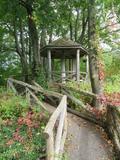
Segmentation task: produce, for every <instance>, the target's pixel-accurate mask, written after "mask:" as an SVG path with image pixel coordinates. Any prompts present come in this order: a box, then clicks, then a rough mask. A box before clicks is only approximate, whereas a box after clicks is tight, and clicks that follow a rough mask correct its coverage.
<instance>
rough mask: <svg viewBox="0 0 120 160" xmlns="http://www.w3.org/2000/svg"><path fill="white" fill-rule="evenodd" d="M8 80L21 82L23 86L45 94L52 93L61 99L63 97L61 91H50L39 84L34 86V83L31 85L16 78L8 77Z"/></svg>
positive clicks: (51, 94)
mask: <svg viewBox="0 0 120 160" xmlns="http://www.w3.org/2000/svg"><path fill="white" fill-rule="evenodd" d="M8 82H12V83H16V84H19V85H21V86H23V87H28V88H29V89H32V90H34V91H37V92H40V93H42V94H44V95H50V96H54V97H57V98H59V99H61V98H62V96H63V95H62V94H60V93H57V92H54V91H48V90H43V89H40V88H39V87H37V86H33V85H30V84H28V83H25V82H22V81H18V80H15V79H13V78H8Z"/></svg>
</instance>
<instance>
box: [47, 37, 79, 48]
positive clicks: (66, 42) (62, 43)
mask: <svg viewBox="0 0 120 160" xmlns="http://www.w3.org/2000/svg"><path fill="white" fill-rule="evenodd" d="M48 46H54V47H68V46H70V47H77V46H80V44H79V43H76V42H74V41H72V40H70V39H67V38H59V39H57V40H55V41H53V42H52V43H50V44H48Z"/></svg>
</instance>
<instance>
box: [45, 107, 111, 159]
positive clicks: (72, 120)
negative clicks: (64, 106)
mask: <svg viewBox="0 0 120 160" xmlns="http://www.w3.org/2000/svg"><path fill="white" fill-rule="evenodd" d="M47 106H48V107H47V108H48V110H49V111H50V112H53V111H54V109H55V108H54V107H52V106H50V105H47ZM104 137H105V134H104V132H102V131H100V129H99V128H98V127H97V126H95V125H94V124H91V123H89V122H87V121H86V120H83V119H81V118H79V117H77V116H75V115H72V114H70V113H68V135H67V140H66V144H65V154H66V157H67V160H111V157H112V151H111V150H112V149H111V147H110V145H109V144H108V142H107V141H106V138H104Z"/></svg>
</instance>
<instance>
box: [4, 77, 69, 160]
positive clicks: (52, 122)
mask: <svg viewBox="0 0 120 160" xmlns="http://www.w3.org/2000/svg"><path fill="white" fill-rule="evenodd" d="M13 83H15V84H19V85H22V86H23V87H25V90H26V98H27V99H28V101H29V103H30V96H31V97H33V98H34V99H35V101H36V102H37V103H38V104H39V105H40V106H42V108H44V109H45V110H46V106H45V105H44V104H43V103H42V102H41V101H39V99H38V98H37V96H36V95H35V94H34V93H33V92H32V91H38V92H40V93H44V94H46V92H47V94H50V95H53V93H54V96H56V97H59V99H61V101H60V103H59V105H58V107H57V109H56V110H55V111H54V112H53V114H52V115H51V117H50V119H49V122H48V124H47V125H46V128H45V131H44V134H45V136H46V138H47V160H60V159H61V158H62V154H63V150H64V144H65V139H66V135H67V96H66V95H61V94H59V93H57V92H52V91H45V90H43V88H41V87H40V86H38V84H37V83H36V84H35V86H33V85H30V84H28V83H25V82H22V81H17V80H15V79H12V78H9V79H8V83H7V84H8V87H10V88H11V89H12V90H13V92H14V93H15V94H16V92H17V91H16V89H15V87H14V85H13ZM36 86H37V87H36ZM55 94H56V95H55ZM61 96H62V98H61ZM57 121H59V123H58V127H57V131H56V133H54V131H55V130H56V129H55V126H56V122H57Z"/></svg>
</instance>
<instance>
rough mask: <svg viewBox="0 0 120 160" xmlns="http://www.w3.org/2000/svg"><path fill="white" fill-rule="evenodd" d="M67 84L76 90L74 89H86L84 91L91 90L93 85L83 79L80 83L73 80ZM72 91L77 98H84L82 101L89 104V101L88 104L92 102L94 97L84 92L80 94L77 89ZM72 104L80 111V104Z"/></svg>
mask: <svg viewBox="0 0 120 160" xmlns="http://www.w3.org/2000/svg"><path fill="white" fill-rule="evenodd" d="M66 86H68V87H71V88H73V90H74V89H80V90H84V91H91V85H90V83H89V82H84V81H83V82H81V83H80V84H78V83H77V82H75V81H73V82H69V83H67V84H66ZM71 93H72V94H73V96H75V97H76V98H77V99H80V100H82V102H83V103H84V104H87V103H88V104H91V101H92V99H91V98H90V97H88V96H84V95H83V94H80V93H78V92H76V91H72V92H71ZM71 106H72V107H73V108H74V109H76V110H78V111H80V109H81V108H80V106H77V105H76V106H75V105H73V104H71Z"/></svg>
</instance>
